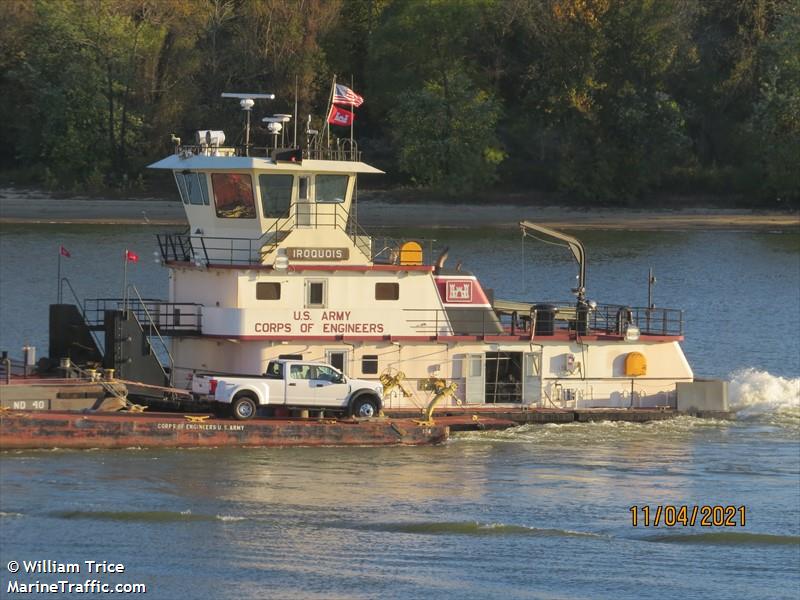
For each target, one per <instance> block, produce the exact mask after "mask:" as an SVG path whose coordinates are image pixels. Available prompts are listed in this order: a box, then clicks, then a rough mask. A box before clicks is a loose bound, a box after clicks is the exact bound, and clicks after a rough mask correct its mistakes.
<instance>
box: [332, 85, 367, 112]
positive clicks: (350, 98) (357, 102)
mask: <svg viewBox="0 0 800 600" xmlns="http://www.w3.org/2000/svg"><path fill="white" fill-rule="evenodd" d="M333 103H334V104H352V105H353V106H361V105H362V104H364V98H362V97H361V96H359V95H358V94H356V93H355V92H354V91H353V90H351V89H350V88H349V87H347V86H346V85H340V84H338V83H337V84H336V89H335V91H334V93H333Z"/></svg>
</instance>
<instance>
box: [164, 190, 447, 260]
mask: <svg viewBox="0 0 800 600" xmlns="http://www.w3.org/2000/svg"><path fill="white" fill-rule="evenodd" d="M301 223H302V225H306V224H307V225H308V226H310V227H313V228H316V229H321V228H334V229H339V230H341V231H343V232H344V233H345V234H346V235H347V236H348V237H349V238H350V240H351V241H352V242H353V244H354V245H355V246H356V247H357V248H358V249H359V250H361V251H362V252H363V253H364V255H365V256H366V258H367V259H368V260H371V261H374V262H380V263H385V264H394V263H395V262H397V260H398V257H399V251H400V243H399V242H398V241H397V240H396V239H393V238H391V237H389V236H384V237H385V240H384V241H383V242H382V243H377V242H378V238H375V237H373V236H371V235H370V234H369V233H368V232H367V231H366V230H365V229H364V228H363V227H361V225H359V223H358V222H357V221H356V219H355V218H354V217H353V216H352V215H351V214H350V213H349V212H348V211H347V210H345V208H344V206H343V205H342V203H338V202H292V203H291V204H289V206H288V207H287V214H286V216H283V217H279V218H276V219H275V222H274V223H272V224H271V225H270V226H269V227H268V228H267V229H266V231H264V232H263V233H262V234H261V235H260V236H259V237H258V238H247V237H243V238H234V237H217V236H205V235H191V234H188V233H163V234H158V235H157V237H158V244H159V248H160V250H161V257H162V259H163V260H164V261H165V262H167V261H178V262H188V261H192V260H195V261H201V260H202V261H203V264H205V265H208V264H213V263H225V264H231V265H235V264H242V265H253V264H256V265H257V264H263V261H264V258H265V257H266V255H267V254H269V253H270V252H272V251H273V250H275V248H276V247H277V246H278V244H279V243H280V242H281V240H282V237H281V234H282V233H283V232H289V231H291V230H293V229H294V228H295V227H297V226H302V225H300V224H301ZM428 252H429V253H431V254H432V252H433V249H432V247H431V248H429V250H428Z"/></svg>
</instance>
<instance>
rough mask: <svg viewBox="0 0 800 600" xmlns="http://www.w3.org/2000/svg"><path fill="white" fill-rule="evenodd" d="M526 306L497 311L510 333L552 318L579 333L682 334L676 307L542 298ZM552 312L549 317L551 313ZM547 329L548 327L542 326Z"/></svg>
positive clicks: (681, 319)
mask: <svg viewBox="0 0 800 600" xmlns="http://www.w3.org/2000/svg"><path fill="white" fill-rule="evenodd" d="M528 306H529V307H530V309H529V310H527V311H525V310H518V311H512V312H509V311H503V312H498V316H499V317H500V320H501V322H502V323H503V326H504V329H505V330H506V331H510V332H512V333H519V332H521V334H525V333H529V332H530V330H531V328H532V327H533V328H534V330H536V329H538V327H537V321H538V322H539V325H540V326H542V320H543V319H544V320H545V322H546V321H547V320H548V319H552V321H553V328H554V329H556V330H558V329H566V330H568V331H577V332H579V333H581V334H582V335H619V336H622V335H625V334H626V332H627V330H628V328H629V327H630V326H633V327H636V328H638V329H639V333H640V334H642V335H663V336H682V335H683V332H684V317H683V311H682V310H680V309H677V308H660V307H652V308H647V307H641V306H625V305H621V304H598V305H596V306H594V307H591V306H588V305H587V306H585V307H582V308H579V307H578V305H577V304H576V303H575V302H558V301H556V302H553V301H543V302H536V303H531V304H529V305H528ZM550 313H552V317H551V316H550ZM542 328H543V329H547V327H546V326H545V327H542Z"/></svg>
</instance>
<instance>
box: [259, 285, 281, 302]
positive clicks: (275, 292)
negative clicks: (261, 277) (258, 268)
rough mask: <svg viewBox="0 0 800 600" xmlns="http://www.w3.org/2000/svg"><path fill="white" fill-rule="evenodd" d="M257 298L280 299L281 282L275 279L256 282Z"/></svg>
mask: <svg viewBox="0 0 800 600" xmlns="http://www.w3.org/2000/svg"><path fill="white" fill-rule="evenodd" d="M256 299H257V300H280V299H281V284H280V283H276V282H273V281H262V282H261V283H257V284H256Z"/></svg>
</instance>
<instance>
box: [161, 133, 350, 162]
mask: <svg viewBox="0 0 800 600" xmlns="http://www.w3.org/2000/svg"><path fill="white" fill-rule="evenodd" d="M274 150H275V148H274V147H272V146H256V145H252V144H251V145H250V146H245V145H233V146H214V145H207V144H181V145H180V146H177V147H176V148H175V154H176V155H178V156H180V157H181V158H190V157H192V156H217V157H229V156H250V157H253V158H271V157H272V152H273V151H274ZM302 152H303V159H304V160H341V161H348V162H357V161H360V160H361V151H360V150H359V149H358V145H357V144H356V142H355V141H353V142H352V144H351V143H350V140H349V139H337V140H336V141H335V142H333V143H332V144H331V145H329V146H317V145H316V144H315V145H313V146H311V147H308V148H303V150H302Z"/></svg>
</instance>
